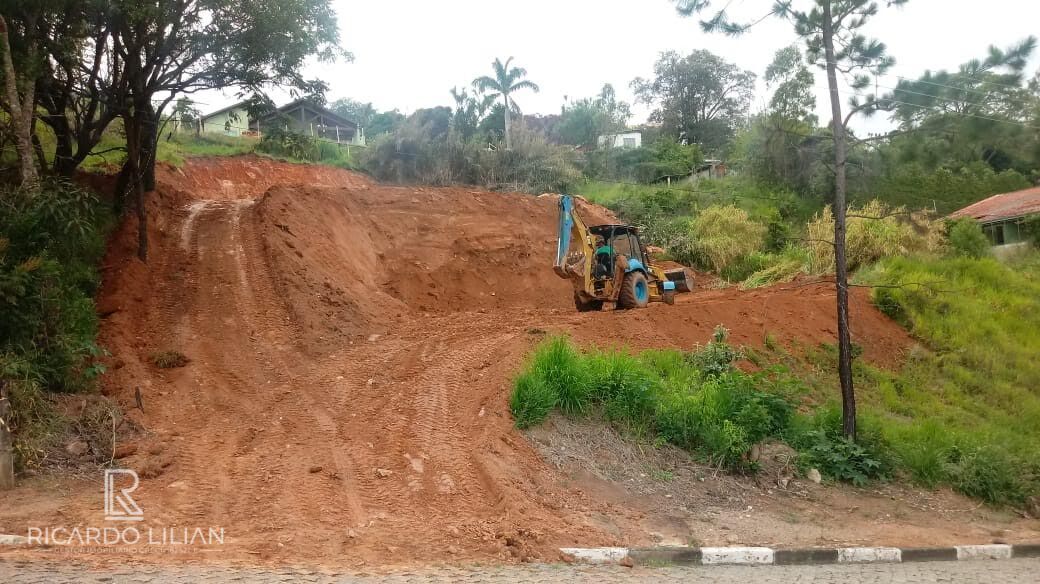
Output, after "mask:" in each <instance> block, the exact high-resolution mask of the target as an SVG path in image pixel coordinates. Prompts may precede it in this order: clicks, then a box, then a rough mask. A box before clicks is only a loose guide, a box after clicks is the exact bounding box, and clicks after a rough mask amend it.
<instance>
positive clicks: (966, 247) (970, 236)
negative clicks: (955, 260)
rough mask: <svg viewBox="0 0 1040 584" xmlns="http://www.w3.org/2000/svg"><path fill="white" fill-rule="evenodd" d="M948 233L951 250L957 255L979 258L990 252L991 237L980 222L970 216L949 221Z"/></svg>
mask: <svg viewBox="0 0 1040 584" xmlns="http://www.w3.org/2000/svg"><path fill="white" fill-rule="evenodd" d="M947 234H948V235H947V237H948V238H949V240H950V248H951V251H953V253H955V254H957V255H961V256H964V257H969V258H976V259H978V258H983V257H986V256H988V255H989V254H990V250H989V248H990V243H989V238H987V237H986V234H985V233H983V232H982V227H980V226H979V224H978V222H977V221H975V220H974V219H972V218H970V217H961V218H960V219H954V220H952V221H949V222H948V223H947Z"/></svg>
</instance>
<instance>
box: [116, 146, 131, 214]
mask: <svg viewBox="0 0 1040 584" xmlns="http://www.w3.org/2000/svg"><path fill="white" fill-rule="evenodd" d="M129 188H130V160H129V159H128V160H126V161H125V162H123V166H122V168H120V169H119V174H118V175H117V176H116V188H115V190H113V191H112V213H114V214H115V216H116V217H122V216H123V211H125V210H126V193H127V190H128V189H129Z"/></svg>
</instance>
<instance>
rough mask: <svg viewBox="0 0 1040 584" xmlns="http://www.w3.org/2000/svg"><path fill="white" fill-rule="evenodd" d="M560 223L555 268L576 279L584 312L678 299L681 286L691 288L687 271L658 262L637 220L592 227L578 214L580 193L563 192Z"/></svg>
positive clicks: (577, 296) (577, 299)
mask: <svg viewBox="0 0 1040 584" xmlns="http://www.w3.org/2000/svg"><path fill="white" fill-rule="evenodd" d="M559 207H560V224H559V235H558V239H557V245H556V262H555V264H553V271H555V272H556V275H558V276H560V277H561V278H564V279H567V280H570V281H571V283H572V284H573V285H574V306H575V307H576V308H577V309H578V311H579V312H590V311H594V310H600V309H602V308H603V304H604V303H606V302H611V303H613V304H614V307H615V308H621V309H628V308H646V306H647V305H648V304H649V303H651V302H664V303H666V304H672V303H673V302H675V294H676V293H677V292H689V291H690V287H689V284H688V282H687V281H686V271H685V270H683V269H682V268H675V269H669V270H665V269H664V268H663V267H661V266H660V265H659V264H657V263H654V261H653V258H651V257H650V254H649V253H648V252H647V249H646V247H644V246H643V243H642V241H640V239H639V230H638V229H637V228H636V227H634V226H632V225H596V226H593V227H588V226H586V225H585V222H584V221H582V219H581V217H580V216H579V215H578V212H577V209H576V208H575V206H574V198H573V197H571V196H570V195H560V204H559Z"/></svg>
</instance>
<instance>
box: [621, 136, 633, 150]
mask: <svg viewBox="0 0 1040 584" xmlns="http://www.w3.org/2000/svg"><path fill="white" fill-rule="evenodd" d="M623 142H624V146H625V148H635V147H636V139H635V138H624V139H623Z"/></svg>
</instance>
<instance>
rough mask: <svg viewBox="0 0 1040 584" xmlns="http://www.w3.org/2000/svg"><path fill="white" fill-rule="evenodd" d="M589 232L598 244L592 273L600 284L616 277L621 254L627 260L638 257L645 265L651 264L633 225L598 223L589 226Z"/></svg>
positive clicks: (637, 231) (637, 230)
mask: <svg viewBox="0 0 1040 584" xmlns="http://www.w3.org/2000/svg"><path fill="white" fill-rule="evenodd" d="M589 232H590V233H592V235H593V237H594V238H595V246H596V247H595V249H594V251H593V253H594V254H595V257H594V264H593V269H592V275H593V280H594V281H596V282H597V283H598V284H599V286H602V283H603V282H605V281H607V280H610V279H612V278H613V277H614V267H615V265H616V264H617V256H619V255H621V256H624V258H625V259H626V260H630V259H636V260H639V261H640V262H641V263H642V264H643V265H648V264H649V262H648V261H647V258H646V257H645V254H644V250H643V244H642V243H641V242H640V241H639V229H638V228H636V227H633V226H632V225H596V226H593V227H589Z"/></svg>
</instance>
